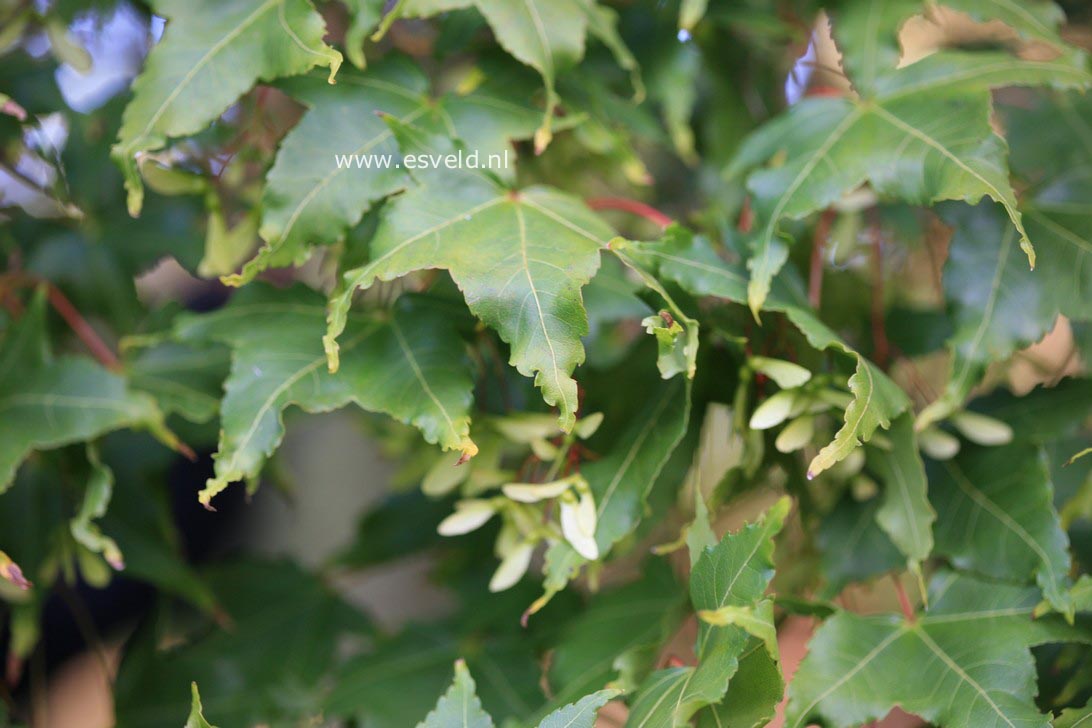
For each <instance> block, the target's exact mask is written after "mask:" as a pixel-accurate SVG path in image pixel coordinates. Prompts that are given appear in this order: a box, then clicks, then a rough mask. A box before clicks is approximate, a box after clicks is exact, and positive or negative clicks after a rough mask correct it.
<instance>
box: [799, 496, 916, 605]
mask: <svg viewBox="0 0 1092 728" xmlns="http://www.w3.org/2000/svg"><path fill="white" fill-rule="evenodd" d="M882 502H883V499H880V498H873V499H871V500H868V501H864V502H859V501H856V500H854V499H853V498H852V497H851V496H846V497H844V498H843V499H842V500H841V501H839V503H838V504H837V505H836V506H835V507H834V509H833V510H832V511H831V512H829V513H827V514H826V515H824V517H823V520H822V521H820V523H819V535H818V546H819V563H820V565H821V566H822V570H823V575H824V577H825V583H824V585H823V587H822V589H820V591H819V593H818V596H819V597H820V598H823V599H831V598H833V597H836V596H838V594H839V593H841V591H842V589H844V588H845V587H846V586H847V585H848V584H851V583H853V582H859V581H865V580H867V579H872V578H874V577H876V576H879V575H880V574H883V573H885V572H887V571H894V570H895V569H897V568H898V567H899V565H900V564H901V563H904V561H905V555H902V554H901V553H900V552H899V550H898V549H897V548H896V547H895V544H893V543H891V539H890V538H889V537H888V536H887V534H886V533H884V531H883V529H881V528H880V526H879V523H878V522H877V519H876V512H877V510H878V509H879V507H880V504H881V503H882Z"/></svg>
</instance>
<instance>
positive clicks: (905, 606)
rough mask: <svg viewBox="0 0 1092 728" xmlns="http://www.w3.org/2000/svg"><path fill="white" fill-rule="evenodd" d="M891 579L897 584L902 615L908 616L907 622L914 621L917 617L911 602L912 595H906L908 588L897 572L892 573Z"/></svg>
mask: <svg viewBox="0 0 1092 728" xmlns="http://www.w3.org/2000/svg"><path fill="white" fill-rule="evenodd" d="M891 581H892V583H894V585H895V594H896V595H897V596H898V598H899V608H900V609H902V616H904V617H906V621H907V622H913V621H914V620H915V619H916V617H915V616H914V607H913V605H912V604H910V597H908V596H906V589H905V588H903V586H902V582H901V581H899V577H898V575H897V574H892V575H891Z"/></svg>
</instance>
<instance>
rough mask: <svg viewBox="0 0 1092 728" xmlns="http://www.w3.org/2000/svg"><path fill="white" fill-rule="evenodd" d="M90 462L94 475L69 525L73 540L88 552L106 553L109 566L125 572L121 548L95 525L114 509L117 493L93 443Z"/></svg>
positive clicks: (112, 479)
mask: <svg viewBox="0 0 1092 728" xmlns="http://www.w3.org/2000/svg"><path fill="white" fill-rule="evenodd" d="M87 461H88V463H89V464H90V466H91V474H90V477H89V478H88V481H87V487H86V489H85V490H84V494H83V503H82V504H81V505H80V510H79V512H78V513H77V514H76V517H75V518H73V519H72V522H71V525H70V526H69V527H70V529H71V531H72V538H74V539H75V540H76V543H78V544H80V545H82V546H83V547H85V548H86V549H87V550H89V551H91V552H93V553H96V554H102V557H103V558H104V559H106V563H108V564H110V566H112V567H114V569H116V570H118V571H121V570H122V569H124V568H125V561H124V559H123V558H122V555H121V549H119V548H118V545H117V543H116V542H115V541H114V539H112V538H110V537H109V536H106V535H104V534H103V532H102V529H100V528H99V526H98V524H97V523H95V522H94V521H95V520H96V519H99V518H102V517H103V516H105V515H106V509H107V508H109V506H110V498H111V496H112V495H113V492H114V473H113V472H112V471H111V470H110V468H109V467H107V466H106V465H104V464H103V462H102V460H101V459H100V458H99V454H98V451H97V450H96V449H95V448H94V447H93V446H92V445H90V444H89V445H88V446H87Z"/></svg>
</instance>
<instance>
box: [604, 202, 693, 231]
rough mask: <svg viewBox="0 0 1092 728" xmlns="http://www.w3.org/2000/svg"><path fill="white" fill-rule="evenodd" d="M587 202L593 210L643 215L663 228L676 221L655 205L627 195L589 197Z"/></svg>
mask: <svg viewBox="0 0 1092 728" xmlns="http://www.w3.org/2000/svg"><path fill="white" fill-rule="evenodd" d="M585 202H586V203H587V205H588V207H590V208H591V209H593V210H621V211H623V212H628V213H630V214H633V215H637V216H638V217H643V218H644V219H646V220H648V221H649V222H651V223H653V224H654V225H658V226H659V227H662V228H666V227H667V226H668V225H670V224H671V223H672V222H674V221H673V220H672V219H671V218H670V217H668V216H667V215H665V214H664V213H662V212H660V211H659V210H657V209H656V208H655V207H651V206H649V205H646V204H645V203H643V202H638V201H637V200H630V199H628V198H625V197H589V198H588V199H587V200H585Z"/></svg>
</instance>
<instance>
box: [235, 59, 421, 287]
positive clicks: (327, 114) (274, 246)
mask: <svg viewBox="0 0 1092 728" xmlns="http://www.w3.org/2000/svg"><path fill="white" fill-rule="evenodd" d="M284 89H285V90H286V91H287V92H288V93H290V94H291V95H292V96H293V97H294V98H296V99H298V100H299V101H300V102H302V103H303V104H306V105H307V107H308V112H307V113H306V114H305V115H304V117H303V118H302V119H301V120H300V122H299V124H297V125H296V126H295V127H294V128H293V129H292V131H290V132H288V134H287V135H286V136H285V138H284V141H283V142H281V146H280V149H279V151H278V152H277V158H276V161H275V162H274V163H273V168H272V169H270V171H269V174H268V175H267V176H266V186H265V189H264V190H263V192H262V224H261V228H260V230H259V232H260V235H261V237H262V239H263V240H265V245H263V246H262V248H261V249H260V250H259V251H258V254H257V256H256V257H254V258H252V259H251V260H249V261H248V262H247V263H246V265H245V266H244V267H243V269H242V271H241V272H240V273H239V274H237V275H233V276H227V277H226V278H225V279H224V280H225V282H227V283H229V284H230V285H242V284H243V283H247V282H249V281H251V280H252V279H253V278H254V277H255V276H256V275H257V274H258V273H259V272H261V271H262V270H264V269H265V268H267V267H270V266H274V267H276V266H286V265H299V264H301V263H303V262H304V261H305V260H306V258H307V256H308V255H309V254H310V251H311V246H312V245H316V244H318V245H329V244H331V243H333V242H335V241H337V240H339V239H341V238H342V237H343V236H344V235H345V231H346V230H347V229H348V228H349V227H351V226H353V225H355V224H357V223H359V222H360V219H361V218H362V217H363V215H364V213H365V212H366V211H367V210H368V209H369V208H371V206H372V205H373V204H374V203H375V202H377V201H378V200H380V199H382V198H384V197H386V196H387V195H390V194H391V193H393V192H396V191H397V190H399V189H401V188H402V187H403V186H405V184H406V182H407V177H406V172H405V170H403V169H400V168H398V167H396V166H395V162H397V161H398V158H399V155H398V145H397V143H396V142H395V140H394V137H393V135H392V134H391V130H390V127H388V126H387V124H385V123H384V122H383V120H382V119H381V118H380V116H379V114H381V113H382V114H391V115H392V116H395V117H397V118H399V119H401V120H403V121H405V122H407V123H410V122H413V121H414V120H416V119H418V118H420V117H421V116H424V115H425V114H426V113H427V112H428V108H429V107H428V96H427V91H428V83H427V80H426V78H425V76H424V74H423V73H421V71H420V70H418V69H417V68H416V67H414V66H412V65H410V64H408V63H404V62H387V63H383V64H381V65H379V66H376V67H374V68H372V69H371V70H369V71H368V73H367V74H366V75H361V74H351V73H343V74H341V76H339V78H338V84H337V85H336V86H330V85H329V84H327V83H324V82H323V81H322V79H318V78H313V77H306V78H300V79H292V80H290V81H289V82H286V83H285V84H284ZM357 155H367V157H366V158H367V161H368V162H369V165H371V164H375V167H374V168H373V167H371V166H369V167H368V168H366V169H365V168H356V167H354V166H353V159H354V157H356V156H357ZM362 158H363V157H362ZM380 160H383V161H386V162H389V165H388V166H386V167H383V166H381V164H382V162H381V161H380Z"/></svg>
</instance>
